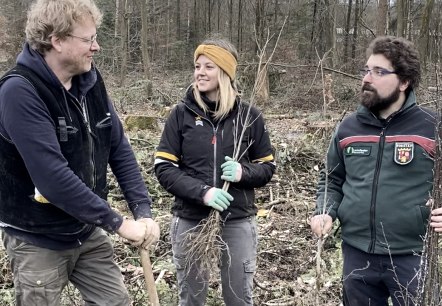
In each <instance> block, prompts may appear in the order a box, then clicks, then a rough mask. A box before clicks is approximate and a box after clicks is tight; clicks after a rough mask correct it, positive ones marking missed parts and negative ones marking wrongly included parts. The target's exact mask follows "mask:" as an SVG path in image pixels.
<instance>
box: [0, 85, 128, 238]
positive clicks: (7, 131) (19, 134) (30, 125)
mask: <svg viewBox="0 0 442 306" xmlns="http://www.w3.org/2000/svg"><path fill="white" fill-rule="evenodd" d="M0 101H1V103H0V114H1V116H0V122H1V125H2V131H1V133H2V137H5V138H6V139H8V140H9V141H11V142H12V143H13V144H14V145H15V146H16V148H17V150H18V152H19V154H20V155H21V157H22V159H23V161H24V163H25V165H26V168H27V170H28V173H29V175H30V177H31V179H32V181H33V183H34V185H35V186H36V187H37V188H38V190H39V191H40V192H41V193H42V194H43V195H44V197H45V198H47V199H48V200H49V201H50V202H51V203H52V205H55V206H56V207H58V208H59V209H61V210H63V211H65V212H66V213H68V214H69V215H71V216H73V217H75V218H77V219H78V220H80V221H82V222H84V223H87V224H95V225H97V226H100V227H102V228H103V229H105V230H107V231H109V232H115V231H116V230H117V229H118V228H119V226H120V225H121V223H122V222H123V219H122V216H121V215H119V214H118V213H117V212H115V211H113V210H112V209H111V208H110V206H109V204H108V203H107V202H106V201H104V200H103V199H101V198H100V197H98V196H97V195H96V194H94V193H93V192H92V191H91V190H90V188H88V187H87V186H86V185H85V184H84V183H83V182H82V181H81V180H80V178H79V177H78V176H76V175H75V174H74V172H73V171H72V170H71V169H70V168H69V166H68V163H67V160H66V159H65V158H64V156H63V154H62V153H61V149H60V146H59V143H58V140H57V135H56V130H55V124H54V122H53V121H52V118H51V116H50V114H49V111H48V109H47V107H46V105H45V104H44V102H43V101H42V100H41V99H40V97H39V96H38V94H37V93H36V92H35V91H34V90H33V89H32V86H30V84H29V83H28V82H27V81H25V80H24V79H22V78H19V77H12V78H10V79H9V80H7V81H6V82H5V83H4V84H3V85H2V86H1V89H0Z"/></svg>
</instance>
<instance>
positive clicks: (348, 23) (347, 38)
mask: <svg viewBox="0 0 442 306" xmlns="http://www.w3.org/2000/svg"><path fill="white" fill-rule="evenodd" d="M352 5H353V0H348V6H347V17H346V18H345V29H344V60H345V61H348V49H349V44H350V28H351V9H352Z"/></svg>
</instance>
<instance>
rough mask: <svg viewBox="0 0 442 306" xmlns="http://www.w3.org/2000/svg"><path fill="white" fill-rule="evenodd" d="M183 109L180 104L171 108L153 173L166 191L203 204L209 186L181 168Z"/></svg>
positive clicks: (156, 155)
mask: <svg viewBox="0 0 442 306" xmlns="http://www.w3.org/2000/svg"><path fill="white" fill-rule="evenodd" d="M183 111H184V110H183V109H181V107H180V105H177V106H176V107H174V108H173V109H172V112H171V113H170V115H169V117H168V118H167V121H166V124H165V126H164V130H163V133H162V135H161V140H160V144H159V145H158V148H157V152H156V154H155V174H156V176H157V178H158V181H159V182H160V184H161V186H163V187H164V189H166V190H167V191H168V192H170V193H171V194H173V195H174V196H176V197H179V198H181V199H183V200H186V201H188V202H191V203H196V204H200V205H203V204H204V203H203V196H204V194H205V192H207V190H208V189H209V188H210V186H207V185H206V184H205V183H204V182H203V181H202V180H199V179H196V178H194V177H192V176H190V175H188V174H187V173H186V172H185V171H183V170H181V169H180V167H179V165H180V161H181V155H182V154H181V143H182V130H181V125H180V122H181V120H182V117H183V114H182V113H181V112H183Z"/></svg>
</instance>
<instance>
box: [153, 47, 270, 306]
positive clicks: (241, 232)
mask: <svg viewBox="0 0 442 306" xmlns="http://www.w3.org/2000/svg"><path fill="white" fill-rule="evenodd" d="M237 57H238V56H237V52H236V50H235V48H234V47H233V46H232V45H231V44H230V43H229V42H228V41H226V40H222V39H212V40H206V41H204V42H203V43H202V44H201V45H199V46H198V48H197V49H196V50H195V54H194V63H195V70H194V82H193V84H192V86H191V87H189V89H188V91H187V93H186V95H185V97H184V99H183V100H182V101H181V103H179V104H178V105H177V106H176V107H175V108H174V109H173V110H172V112H171V114H170V116H169V118H168V120H167V122H166V125H165V128H164V131H163V135H162V137H161V141H160V144H159V146H158V150H157V153H156V159H155V173H156V175H157V177H158V180H159V182H160V183H161V185H162V186H163V187H164V188H165V189H166V190H167V191H169V192H170V193H171V194H173V195H174V196H175V201H174V204H173V207H172V213H173V221H172V224H171V240H172V248H173V260H174V264H175V266H176V268H177V278H178V285H179V298H180V303H179V305H181V306H190V305H192V306H194V305H204V304H205V300H206V295H207V289H208V278H209V275H208V271H200V269H199V266H198V262H197V261H196V262H195V261H192V260H193V259H192V258H187V256H186V249H185V248H184V247H183V243H182V241H183V239H184V238H185V234H186V233H187V232H188V230H190V229H192V228H194V227H195V226H197V225H198V223H199V222H200V221H201V220H202V219H204V218H206V217H208V215H209V213H210V211H211V210H212V209H216V210H218V211H219V212H220V214H221V219H222V239H223V240H224V241H225V242H226V244H227V249H228V252H227V250H224V251H223V253H222V258H221V266H220V268H221V279H222V292H223V299H224V302H225V304H226V305H229V306H236V305H253V299H252V289H253V274H254V272H255V269H256V248H257V230H256V221H255V214H256V211H257V207H256V205H255V203H254V188H257V187H262V186H264V185H265V184H267V183H268V182H269V181H270V179H271V178H272V175H273V173H274V171H275V164H274V160H273V155H272V147H271V144H270V139H269V135H268V133H267V131H266V128H265V125H264V120H263V117H262V114H261V113H260V112H259V111H258V110H257V109H256V108H255V107H252V108H251V110H250V117H249V121H248V124H247V123H246V121H245V118H246V114H247V109H248V105H247V104H245V103H244V102H242V101H241V99H240V97H239V94H238V91H237V88H236V85H235V76H236V66H237ZM242 129H246V130H245V133H244V137H243V139H242V142H241V144H240V146H241V150H240V152H241V153H244V154H242V155H241V157H240V158H239V160H238V161H234V160H233V159H232V157H233V151H234V147H235V142H236V140H237V139H238V138H239V135H240V134H241V131H242ZM224 181H228V182H230V187H229V189H228V191H223V190H222V186H223V184H224ZM201 272H202V273H201Z"/></svg>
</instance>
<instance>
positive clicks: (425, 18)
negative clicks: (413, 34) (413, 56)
mask: <svg viewBox="0 0 442 306" xmlns="http://www.w3.org/2000/svg"><path fill="white" fill-rule="evenodd" d="M433 7H434V0H427V3H426V4H425V8H424V13H423V15H422V21H421V29H420V31H419V44H418V48H419V55H420V57H421V61H422V63H423V66H424V67H425V65H426V63H427V58H428V49H429V43H430V19H431V12H432V11H433Z"/></svg>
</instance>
